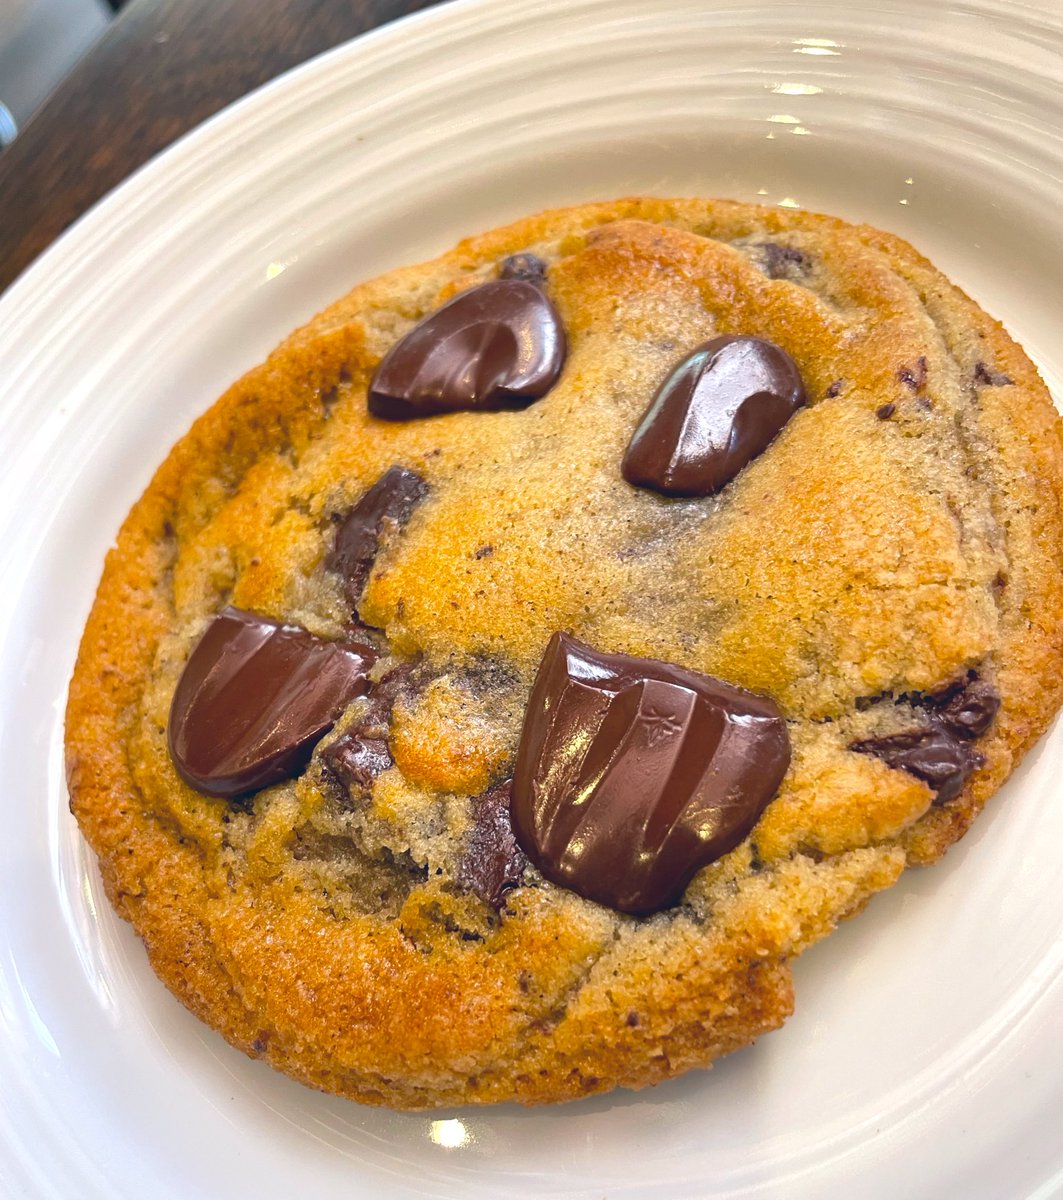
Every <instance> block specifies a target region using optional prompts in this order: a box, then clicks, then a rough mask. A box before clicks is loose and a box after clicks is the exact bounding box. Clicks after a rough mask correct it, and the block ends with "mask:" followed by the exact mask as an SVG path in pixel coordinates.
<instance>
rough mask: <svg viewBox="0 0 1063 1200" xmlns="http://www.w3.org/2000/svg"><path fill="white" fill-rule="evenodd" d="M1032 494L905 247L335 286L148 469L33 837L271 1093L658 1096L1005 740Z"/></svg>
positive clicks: (983, 339) (1057, 529) (1030, 424)
mask: <svg viewBox="0 0 1063 1200" xmlns="http://www.w3.org/2000/svg"><path fill="white" fill-rule="evenodd" d="M1061 495H1063V437H1061V426H1060V421H1059V419H1058V417H1057V415H1056V412H1055V410H1054V408H1053V406H1052V402H1051V400H1050V398H1049V395H1048V393H1047V391H1046V389H1045V387H1044V385H1043V383H1042V382H1041V380H1040V379H1039V378H1038V375H1037V372H1036V371H1035V369H1034V368H1033V366H1032V365H1031V364H1030V362H1029V361H1028V360H1027V358H1026V357H1025V356H1024V354H1023V353H1022V351H1021V350H1020V349H1019V348H1018V346H1016V345H1015V343H1014V342H1013V341H1011V340H1010V338H1009V337H1008V336H1007V334H1006V333H1005V332H1004V331H1003V329H1002V328H1001V327H1000V325H998V324H997V323H996V322H995V321H993V320H992V319H991V318H990V317H988V316H986V315H985V314H984V313H983V312H982V311H981V310H980V309H979V308H978V307H977V306H976V305H975V304H973V303H972V302H971V301H970V300H969V299H968V298H967V297H966V296H965V295H964V294H963V293H962V292H960V291H959V290H958V289H957V288H956V287H954V286H953V285H952V284H950V283H949V282H948V280H946V279H945V278H944V277H943V276H942V275H941V274H940V273H939V272H938V271H937V270H935V269H934V268H933V267H932V266H931V265H930V264H929V263H928V262H927V261H926V260H925V259H923V258H921V257H920V256H919V255H918V254H917V253H916V252H915V251H914V250H913V249H912V248H911V247H910V246H908V245H906V244H905V243H904V242H902V241H900V240H898V239H897V238H894V237H891V236H889V235H887V234H884V233H880V232H878V231H876V230H874V229H871V228H868V227H866V226H852V225H848V224H845V223H843V222H841V221H837V220H834V219H831V218H829V217H823V216H816V215H812V214H807V213H799V212H790V211H786V212H784V211H779V210H774V209H766V208H758V207H755V206H751V205H745V204H737V203H729V202H724V201H703V200H681V201H666V200H656V199H631V200H622V201H617V202H613V203H606V204H598V205H585V206H582V207H579V208H574V209H569V210H564V211H557V212H548V213H545V214H542V215H539V216H536V217H531V218H529V219H527V220H524V221H520V222H518V223H517V224H515V225H511V226H509V227H507V228H504V229H501V230H497V231H494V232H491V233H488V234H485V235H483V236H480V237H476V238H472V239H470V240H468V241H465V242H463V243H461V244H460V245H459V246H458V247H457V248H456V249H454V250H453V251H451V252H450V253H448V254H446V255H444V256H443V257H442V258H440V259H438V260H436V261H435V262H432V263H428V264H426V265H423V266H419V267H414V268H409V269H404V270H399V271H396V272H394V273H392V274H390V275H387V276H384V277H383V278H381V279H377V280H374V281H372V282H370V283H365V284H362V285H361V286H359V287H356V288H355V290H354V291H352V292H351V293H350V294H349V295H348V296H346V297H345V298H344V299H342V300H340V301H339V302H337V303H336V304H334V305H333V306H332V307H330V308H328V309H326V310H325V311H324V312H322V313H321V314H319V315H318V316H317V317H315V318H314V319H313V320H311V321H310V322H309V324H307V325H305V326H304V327H303V328H301V329H299V330H297V331H296V332H295V333H293V334H292V335H291V336H290V337H289V338H288V339H287V341H285V342H284V343H283V344H282V345H281V346H280V347H279V348H278V349H277V350H276V351H275V352H274V353H273V354H272V355H271V356H270V357H269V359H268V360H267V361H266V362H265V363H263V364H262V365H261V366H260V367H257V368H256V369H254V370H253V371H251V372H250V373H249V374H248V375H246V376H245V377H244V378H243V379H242V380H240V381H239V382H238V383H237V384H235V385H234V386H233V387H232V388H231V389H230V390H229V391H228V392H227V393H226V394H225V395H224V396H223V397H222V398H221V399H220V400H219V401H218V402H217V403H216V404H215V405H214V406H213V407H212V408H210V409H209V410H208V411H206V413H205V415H204V416H203V417H201V418H200V419H199V420H198V421H197V422H196V424H195V425H194V426H193V428H192V429H191V430H190V432H189V433H188V434H187V435H186V437H184V438H183V439H182V440H181V442H179V443H178V445H177V446H176V447H175V448H174V449H173V451H172V452H171V454H170V455H169V457H168V458H167V460H166V461H165V462H164V463H163V465H162V467H161V468H160V469H159V471H158V473H157V474H156V476H155V478H154V480H153V482H152V484H151V486H150V487H149V488H148V490H147V492H146V493H145V494H144V496H143V497H142V498H141V500H140V501H139V502H138V503H137V505H136V506H135V508H134V509H133V511H132V513H131V514H130V515H129V517H128V519H127V520H126V522H125V524H124V526H123V528H122V530H121V533H120V535H119V538H118V542H117V545H116V547H115V549H114V550H113V551H112V552H111V554H110V555H109V557H108V560H107V564H106V567H105V570H104V575H103V580H102V582H101V584H100V588H99V593H98V596H97V599H96V603H95V606H94V608H93V610H92V614H91V617H90V619H89V622H88V627H87V629H86V631H85V635H84V640H83V642H82V646H81V652H80V655H79V658H78V662H77V666H76V668H75V671H74V676H73V681H72V683H71V688H70V698H69V707H68V712H67V775H68V780H69V786H70V796H71V806H72V809H73V811H74V813H75V814H76V816H77V819H78V821H79V822H80V825H81V828H82V829H83V830H84V833H85V836H86V837H87V838H88V840H89V842H90V843H91V845H92V847H93V848H94V850H95V851H96V853H97V855H98V856H99V859H100V866H101V869H102V872H103V878H104V880H105V883H106V887H107V892H108V895H109V896H110V899H111V901H112V902H113V904H114V906H115V908H116V909H117V911H118V912H119V913H120V914H121V915H122V916H123V917H125V918H127V919H128V920H130V921H131V922H132V923H133V925H134V926H135V928H136V929H137V931H138V933H139V934H140V936H141V937H142V938H143V940H144V943H145V945H146V947H147V951H148V955H149V957H150V959H151V963H152V965H153V967H154V969H155V970H156V971H157V973H158V974H159V976H160V977H161V978H162V980H163V981H164V982H165V983H166V984H167V986H168V987H169V988H170V989H171V990H172V991H173V992H174V993H175V994H176V995H177V996H178V997H179V998H180V999H181V1000H182V1002H183V1003H184V1004H186V1005H187V1006H188V1007H189V1008H190V1009H191V1010H192V1011H193V1012H195V1013H196V1014H197V1015H199V1016H200V1017H201V1018H202V1019H203V1020H204V1021H207V1022H209V1023H210V1024H211V1025H212V1026H213V1027H214V1028H216V1029H217V1030H219V1031H220V1032H221V1033H222V1034H224V1036H225V1037H226V1038H228V1039H229V1041H230V1042H232V1043H233V1044H234V1045H235V1046H237V1047H239V1048H240V1049H242V1050H244V1051H245V1052H246V1053H247V1054H249V1055H253V1056H256V1057H259V1058H263V1059H265V1060H266V1061H267V1062H269V1063H271V1064H272V1065H273V1066H275V1067H277V1068H278V1069H280V1070H282V1071H285V1072H287V1073H288V1074H290V1075H292V1076H294V1077H295V1078H297V1079H300V1080H302V1081H303V1082H305V1083H307V1084H310V1085H312V1086H314V1087H319V1088H322V1089H325V1090H328V1091H331V1092H335V1093H339V1094H342V1095H345V1096H349V1097H352V1098H354V1099H357V1100H361V1101H365V1102H368V1103H380V1104H390V1105H394V1106H397V1107H403V1108H425V1107H432V1106H435V1105H443V1104H456V1103H486V1102H493V1101H503V1100H514V1099H515V1100H519V1101H522V1102H525V1103H540V1102H546V1101H557V1100H566V1099H572V1098H576V1097H580V1096H585V1095H588V1094H590V1093H594V1092H601V1091H605V1090H607V1089H609V1088H613V1087H616V1086H618V1085H621V1086H625V1087H641V1086H644V1085H646V1084H651V1083H655V1082H658V1081H660V1080H663V1079H666V1078H669V1077H671V1076H674V1075H677V1074H679V1073H681V1072H683V1071H686V1070H688V1069H689V1068H691V1067H695V1066H706V1065H708V1064H709V1063H711V1062H712V1061H713V1060H714V1059H715V1058H717V1057H718V1056H720V1055H722V1054H725V1053H727V1052H728V1051H731V1050H734V1049H736V1048H737V1047H740V1046H744V1045H747V1044H748V1043H749V1042H751V1041H752V1040H753V1039H755V1038H756V1037H758V1036H759V1035H760V1034H762V1033H765V1032H767V1031H769V1030H771V1029H774V1028H776V1027H777V1026H779V1025H780V1024H781V1023H782V1022H783V1021H784V1020H785V1018H786V1016H787V1015H788V1014H789V1012H790V1011H791V1008H792V1004H793V993H792V984H791V977H790V970H789V966H788V963H789V961H790V960H791V959H792V958H793V957H794V956H795V955H797V954H800V953H801V952H802V951H803V950H804V949H806V948H807V947H808V946H810V945H811V944H812V943H813V942H815V941H817V940H818V939H819V938H821V937H823V936H824V935H825V934H827V933H829V932H830V931H831V930H832V929H833V928H834V927H835V926H836V925H837V923H838V922H839V921H840V920H842V919H843V918H845V917H848V916H850V915H852V914H853V913H855V912H857V911H859V910H860V909H861V908H862V907H863V906H864V905H865V904H866V903H867V901H868V900H869V898H870V897H871V896H872V895H873V894H874V893H875V892H877V891H879V890H880V889H882V888H885V887H888V886H889V885H890V884H892V883H894V882H895V881H896V880H897V878H898V876H899V875H900V874H901V872H902V871H903V870H904V869H905V867H906V866H909V865H912V864H926V863H930V862H933V861H934V860H935V859H937V858H938V857H939V856H940V855H941V854H942V853H943V852H944V851H945V850H946V849H947V848H948V846H949V845H951V844H952V843H953V842H954V841H955V840H956V839H957V838H959V837H960V836H961V835H962V834H963V832H964V831H965V830H966V829H967V828H968V826H969V825H970V823H971V822H972V820H973V819H974V817H975V816H976V815H977V813H978V812H979V810H980V809H981V808H982V807H983V805H984V804H985V803H986V801H987V800H988V799H989V797H990V796H991V795H992V794H993V793H994V792H995V791H996V790H997V788H999V786H1000V784H1001V783H1002V782H1003V781H1004V780H1005V779H1006V778H1007V776H1008V775H1009V774H1010V773H1011V771H1012V770H1013V769H1014V767H1015V765H1016V763H1017V762H1018V761H1019V759H1020V758H1021V756H1022V754H1023V753H1024V752H1025V751H1026V750H1027V749H1028V748H1029V746H1030V745H1031V744H1032V743H1033V741H1034V740H1035V739H1036V738H1037V737H1038V736H1039V735H1040V734H1041V733H1042V732H1043V731H1044V729H1045V728H1046V726H1047V724H1048V722H1049V721H1050V720H1051V718H1052V716H1053V714H1054V713H1055V711H1056V709H1057V708H1058V706H1059V704H1060V702H1061V700H1063V669H1061V667H1063V586H1061V585H1063V518H1061ZM868 1036H869V1037H870V1036H872V1032H871V1031H869V1033H868Z"/></svg>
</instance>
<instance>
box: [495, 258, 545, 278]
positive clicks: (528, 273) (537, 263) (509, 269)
mask: <svg viewBox="0 0 1063 1200" xmlns="http://www.w3.org/2000/svg"><path fill="white" fill-rule="evenodd" d="M498 277H499V279H523V280H524V281H525V282H526V283H542V282H543V281H544V280H545V279H546V263H544V262H543V260H542V259H541V258H540V257H539V256H538V254H528V253H524V254H511V255H510V256H509V258H504V259H502V262H501V265H500V267H499V272H498Z"/></svg>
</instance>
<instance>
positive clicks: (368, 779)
mask: <svg viewBox="0 0 1063 1200" xmlns="http://www.w3.org/2000/svg"><path fill="white" fill-rule="evenodd" d="M412 671H413V663H412V662H407V663H402V664H401V665H400V666H398V667H396V668H395V669H394V670H393V671H389V672H388V673H387V674H386V675H385V676H384V678H383V679H381V680H380V682H379V683H376V684H374V685H373V686H372V687H371V689H370V692H369V702H368V704H367V705H366V708H365V711H364V712H363V713H362V716H361V718H360V719H358V720H357V721H355V723H354V724H353V725H351V727H350V728H349V729H346V730H344V732H343V733H342V734H340V736H339V737H338V738H336V740H335V741H334V742H332V743H331V744H330V745H328V746H326V747H325V749H324V750H322V751H321V765H322V767H323V768H324V770H325V772H326V774H327V775H328V776H330V777H331V778H332V779H333V780H334V781H335V782H336V783H337V784H338V785H339V787H340V789H342V796H343V798H344V799H343V804H342V807H344V808H347V809H354V808H356V807H358V805H359V804H360V803H362V802H363V801H364V800H367V799H368V798H369V796H370V795H371V793H372V790H373V784H374V782H375V781H376V779H377V777H378V776H380V775H383V773H384V772H385V771H386V770H388V768H389V767H391V766H393V765H394V760H393V759H392V757H391V746H390V744H389V743H388V734H389V733H390V732H391V712H392V709H393V708H394V705H395V701H396V699H397V698H398V696H399V695H400V693H401V692H403V691H404V690H405V688H406V687H407V685H408V683H409V678H410V674H411V672H412Z"/></svg>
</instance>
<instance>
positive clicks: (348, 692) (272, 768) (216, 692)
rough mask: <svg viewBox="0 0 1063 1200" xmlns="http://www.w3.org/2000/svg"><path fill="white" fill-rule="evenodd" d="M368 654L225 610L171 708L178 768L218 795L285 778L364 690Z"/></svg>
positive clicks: (353, 645)
mask: <svg viewBox="0 0 1063 1200" xmlns="http://www.w3.org/2000/svg"><path fill="white" fill-rule="evenodd" d="M375 658H376V653H375V651H373V650H372V648H371V647H369V646H363V645H359V644H356V643H345V642H327V641H324V640H323V639H322V638H318V637H315V636H314V635H313V634H312V633H308V632H307V630H305V629H301V628H299V627H297V626H294V625H282V624H280V623H279V622H277V621H271V620H269V619H267V618H266V617H260V616H256V615H255V614H254V613H249V612H243V611H242V610H241V609H238V608H231V607H230V608H224V609H222V611H221V612H220V613H219V614H218V615H217V616H216V617H215V618H214V620H213V621H212V622H211V623H210V625H209V626H208V627H207V631H206V633H204V634H203V636H202V638H200V640H199V642H198V643H197V644H196V647H195V649H194V650H193V651H192V653H191V655H190V656H189V659H188V662H187V663H186V664H185V669H184V672H183V674H182V675H181V679H180V681H179V682H178V684H177V690H176V691H175V692H174V697H173V703H172V704H171V706H170V720H169V728H168V738H169V745H170V755H171V757H172V758H173V763H174V766H175V767H176V768H177V773H178V774H179V775H180V776H181V778H182V779H183V780H184V781H185V782H186V783H188V784H189V785H190V786H192V787H194V788H196V789H197V790H198V791H201V792H206V793H207V795H209V796H225V797H232V796H239V795H242V794H243V793H244V792H250V791H255V790H257V789H259V788H264V787H267V786H268V785H269V784H271V783H277V782H278V781H279V780H281V779H285V778H288V777H289V776H291V775H292V774H294V773H295V772H297V771H298V770H299V769H300V768H301V767H302V766H303V764H304V763H305V762H306V761H307V759H308V758H309V757H310V752H311V751H312V750H313V748H314V745H315V744H316V742H317V741H318V740H319V739H320V738H321V737H323V736H324V735H325V734H326V733H327V732H328V731H329V729H331V727H332V725H333V723H334V722H335V720H336V718H337V717H338V716H339V715H340V713H341V712H342V711H343V709H344V708H345V707H346V705H347V704H348V703H349V702H350V701H351V700H353V699H354V698H355V697H356V696H360V695H362V693H364V692H365V690H366V688H367V687H368V686H369V684H368V680H367V679H366V671H367V670H368V669H369V667H370V666H371V665H372V663H373V661H374V659H375Z"/></svg>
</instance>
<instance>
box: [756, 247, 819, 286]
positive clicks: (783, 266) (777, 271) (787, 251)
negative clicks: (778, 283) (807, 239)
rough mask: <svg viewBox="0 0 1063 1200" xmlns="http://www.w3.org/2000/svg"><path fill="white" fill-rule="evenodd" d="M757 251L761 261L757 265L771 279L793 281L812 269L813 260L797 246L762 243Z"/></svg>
mask: <svg viewBox="0 0 1063 1200" xmlns="http://www.w3.org/2000/svg"><path fill="white" fill-rule="evenodd" d="M755 249H756V251H757V257H758V259H759V262H758V264H757V265H758V266H759V267H760V269H761V270H762V271H763V272H764V274H765V275H767V277H768V278H769V279H792V278H793V277H794V276H795V275H796V276H798V277H800V276H802V275H807V274H808V272H809V271H810V270H811V269H812V260H811V259H810V258H809V257H808V255H807V254H805V252H804V251H803V250H798V249H797V248H796V247H795V246H783V245H781V244H780V243H779V242H760V243H758V244H757V246H756V247H755Z"/></svg>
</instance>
